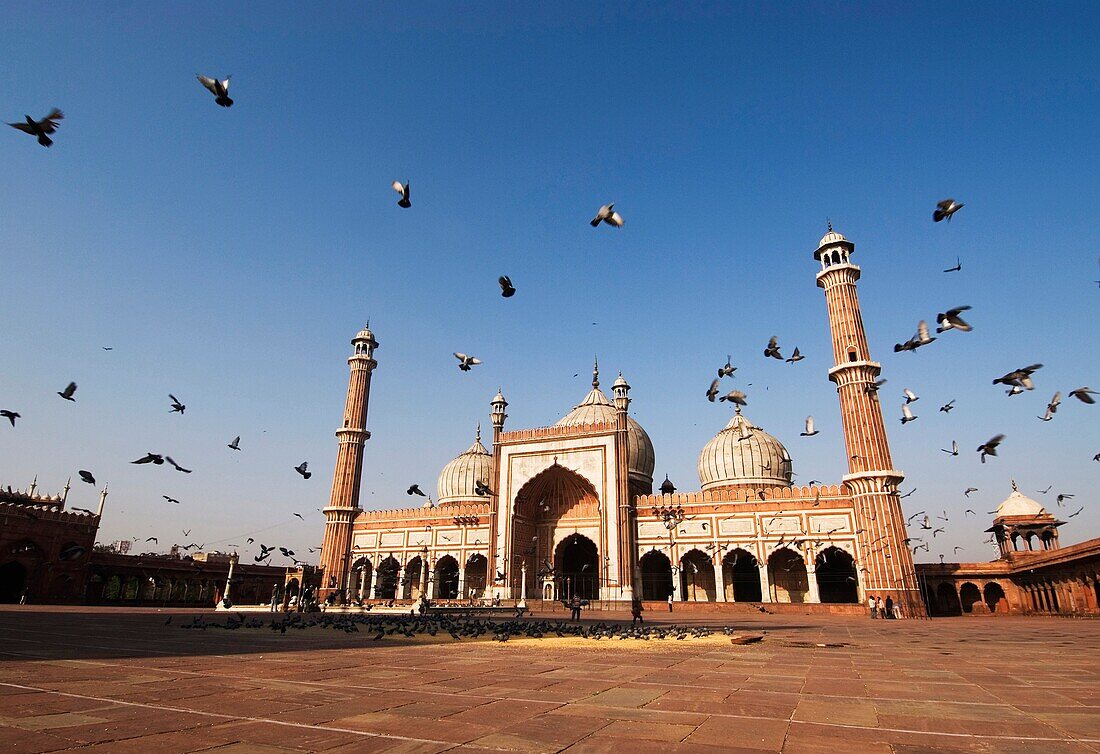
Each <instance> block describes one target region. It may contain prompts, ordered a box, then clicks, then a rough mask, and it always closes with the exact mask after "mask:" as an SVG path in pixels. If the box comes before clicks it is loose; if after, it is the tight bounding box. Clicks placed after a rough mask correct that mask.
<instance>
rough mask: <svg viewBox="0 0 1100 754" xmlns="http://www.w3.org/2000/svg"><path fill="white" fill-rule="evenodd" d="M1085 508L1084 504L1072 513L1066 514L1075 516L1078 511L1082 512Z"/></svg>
mask: <svg viewBox="0 0 1100 754" xmlns="http://www.w3.org/2000/svg"><path fill="white" fill-rule="evenodd" d="M1084 509H1085V506H1083V505H1082V506H1081V507H1080V508H1078V509H1077V510H1075V511H1074V512H1073V513H1070V514H1069V515H1068V516H1066V518H1073V517H1074V516H1076V515H1077V514H1078V513H1080V512H1081V511H1083V510H1084Z"/></svg>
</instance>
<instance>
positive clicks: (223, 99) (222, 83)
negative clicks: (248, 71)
mask: <svg viewBox="0 0 1100 754" xmlns="http://www.w3.org/2000/svg"><path fill="white" fill-rule="evenodd" d="M195 77H196V78H197V79H198V80H199V83H200V84H202V85H203V86H205V87H206V88H207V89H208V90H210V93H211V94H213V95H214V101H215V102H217V103H218V104H219V105H221V106H222V107H233V100H231V99H230V98H229V79H231V78H233V77H232V76H226V77H225V78H224V79H220V80H219V79H212V78H210V77H209V76H203V75H202V74H201V73H197V74H195Z"/></svg>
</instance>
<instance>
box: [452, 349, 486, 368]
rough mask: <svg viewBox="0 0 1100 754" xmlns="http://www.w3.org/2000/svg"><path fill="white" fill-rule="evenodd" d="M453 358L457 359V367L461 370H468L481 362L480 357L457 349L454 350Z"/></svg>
mask: <svg viewBox="0 0 1100 754" xmlns="http://www.w3.org/2000/svg"><path fill="white" fill-rule="evenodd" d="M455 358H456V359H458V368H459V369H461V370H462V371H463V372H469V371H470V369H471V368H473V367H476V366H477V365H478V364H480V363H481V359H478V358H475V357H473V356H467V355H466V354H464V353H459V352H457V351H456V352H455Z"/></svg>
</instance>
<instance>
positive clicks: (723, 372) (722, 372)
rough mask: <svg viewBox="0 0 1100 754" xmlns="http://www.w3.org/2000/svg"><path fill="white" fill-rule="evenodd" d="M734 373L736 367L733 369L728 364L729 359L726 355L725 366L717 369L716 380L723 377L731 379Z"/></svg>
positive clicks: (730, 364)
mask: <svg viewBox="0 0 1100 754" xmlns="http://www.w3.org/2000/svg"><path fill="white" fill-rule="evenodd" d="M736 371H737V367H735V366H734V365H733V364H732V363H730V357H729V355H728V354H727V355H726V363H725V365H724V366H720V367H718V379H722V378H723V377H732V376H733V373H734V372H736ZM715 384H717V383H715Z"/></svg>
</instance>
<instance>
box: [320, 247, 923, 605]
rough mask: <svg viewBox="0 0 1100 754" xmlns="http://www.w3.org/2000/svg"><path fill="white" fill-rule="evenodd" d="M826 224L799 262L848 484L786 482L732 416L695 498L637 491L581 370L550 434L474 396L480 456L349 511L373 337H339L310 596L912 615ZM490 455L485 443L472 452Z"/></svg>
mask: <svg viewBox="0 0 1100 754" xmlns="http://www.w3.org/2000/svg"><path fill="white" fill-rule="evenodd" d="M854 250H855V247H854V244H852V242H850V241H849V240H848V239H846V238H845V237H844V236H842V235H841V234H840V233H837V232H834V231H833V230H832V229H830V231H829V233H827V234H826V235H825V236H824V237H823V238H822V239H821V241H820V243H819V244H818V247H817V249H816V250H815V251H814V253H813V257H814V259H815V261H817V263H818V264H819V266H820V269H819V271H818V272H817V276H816V279H817V285H818V287H820V288H822V289H823V291H824V294H825V301H826V307H827V312H828V318H829V326H830V331H831V334H832V346H833V354H834V364H835V365H834V366H833V368H832V369H830V370H829V372H828V378H829V379H830V380H831V381H832V382H833V383H835V384H836V387H837V395H838V398H839V400H840V407H841V418H842V423H843V430H844V439H845V450H844V453H845V456H846V457H847V459H848V474H846V475H845V476H844V477H843V478H842V479H840V480H839V481H837V482H835V483H832V484H813V485H803V486H797V485H795V484H794V483H793V481H792V470H791V457H790V454H789V453H788V452H787V449H786V448H785V447H784V445H783V444H782V443H781V442H780V441H779V440H778V439H777V438H775V437H773V436H772V435H770V434H768V433H767V432H765V431H764V430H763V429H761V428H760V427H758V426H756V425H755V424H753V422H752V421H750V419H749V418H748V417H747V416H745V415H744V414H742V412H741V411H740V409H739V408H738V410H736V412H735V413H734V415H733V417H732V418H731V419H730V420H729V423H728V424H727V425H726V426H725V428H723V429H722V430H721V431H719V432H718V434H717V435H715V436H714V438H713V439H711V440H710V442H708V443H707V444H706V446H705V447H704V448H703V449H702V452H701V453H700V455H699V462H698V472H699V483H700V487H699V489H698V490H697V491H692V492H677V491H675V489H674V488H673V487H672V486H671V484H670V483H668V480H667V479H666V480H665V484H662V485H661V487H660V489H658V490H657V491H656V492H655V491H654V485H653V482H654V479H653V470H654V463H655V458H654V453H653V444H652V442H651V441H650V438H649V435H648V434H647V433H646V431H645V429H644V428H643V427H642V426H641V425H640V424H639V423H638V422H637V421H635V420H634V419H633V418H632V417H631V416H629V406H630V402H631V398H630V385H629V384H628V382H627V380H626V378H625V377H623V375H622V374H619V375H618V377H617V378H616V379H615V380H614V382H613V383H612V385H611V394H610V395H608V394H607V393H605V392H604V390H603V389H602V388H601V384H600V379H599V370H598V367H597V368H595V369H594V370H593V377H592V386H591V389H590V390H589V392H588V393H587V395H585V396H583V398H582V399H581V400H580V402H579V403H578V404H577V405H576V406H574V407H573V409H572V410H571V411H569V412H568V413H566V414H565V416H564V417H563V418H562V419H561V420H560V421H558V422H557V423H556V424H554V425H552V426H549V427H536V428H529V429H505V423H506V421H507V418H508V415H507V408H508V402H507V400H506V399H505V397H504V395H503V394H502V393H500V392H498V393H497V395H496V396H495V397H494V398H493V399H492V400H491V401H490V411H489V415H488V418H489V423H490V427H491V432H492V436H491V443H490V447H486V446H485V445H484V444H483V443H482V438H481V433H480V427H479V430H478V433H477V435H476V437H475V439H474V442H473V444H472V445H470V447H469V448H467V449H466V450H465V451H464V452H463V453H461V454H460V455H458V456H457V457H456V458H455V459H454V460H453V461H451V462H450V463H448V464H447V465H446V466H445V467H444V469H443V470H442V472H441V473H440V476H439V482H438V487H437V490H436V491H437V496H436V499H435V501H434V502H433V501H432V500H431V498H428V499H427V500H426V502H425V503H424V505H423V506H421V507H416V508H399V509H393V510H371V511H368V510H362V509H361V508H360V507H359V485H360V481H361V476H362V463H363V446H364V443H365V442H366V440H367V439H368V438H369V436H370V433H369V431H368V430H367V428H366V418H367V406H368V398H369V394H370V380H371V376H372V374H373V371H374V369H375V367H376V366H377V362H376V361H375V359H374V351H375V349H376V348H378V342H377V340H376V339H375V337H374V334H373V333H372V332H371V330H370V329H369V327H368V328H364V329H363V330H362V331H361V332H359V333H358V334H357V335H356V336H355V338H354V339H353V341H352V345H353V348H354V352H353V354H352V356H351V357H350V358H349V364H350V367H351V378H350V382H349V388H348V396H347V404H346V408H345V412H344V421H343V426H342V427H341V428H340V429H339V430H337V433H336V434H337V437H338V439H339V455H338V459H337V465H336V470H335V475H334V481H333V487H332V496H331V500H330V503H329V505H328V507H326V508H325V509H324V512H325V516H326V524H325V536H324V543H323V545H322V553H321V568H322V569H323V576H322V588H321V597H322V598H328V599H329V600H330V601H335V602H350V601H359V600H363V599H383V600H388V599H395V600H401V599H418V598H419V597H420V595H421V594H426V595H427V596H428V597H430V598H432V599H454V600H467V599H489V598H496V597H499V598H500V599H502V600H533V599H550V600H560V599H567V598H569V597H572V596H573V595H578V596H580V597H581V598H583V599H588V600H604V601H629V600H632V599H633V598H635V597H639V598H641V599H644V600H662V601H663V600H666V599H667V598H668V597H669V595H672V597H673V599H674V600H677V601H681V602H714V603H722V602H725V603H731V602H750V603H775V604H779V603H796V604H798V603H801V604H815V603H816V604H832V605H840V604H845V603H847V604H863V603H864V602H865V601H866V599H867V596H868V595H871V594H874V595H880V596H886V595H890V596H892V597H893V599H894V601H895V602H896V603H897V604H899V605H900V606H901V608H902V610H904V611H906V612H907V613H909V614H910V615H917V614H923V612H924V606H923V602H922V600H921V596H920V587H919V585H918V581H917V577H916V573H915V570H914V566H913V560H912V555H911V552H910V550H909V547H908V546H907V542H906V537H907V535H906V530H905V519H904V516H903V514H902V509H901V504H900V500H899V496H898V485H899V484H900V482H901V480H902V478H903V475H902V472H900V471H898V470H897V469H895V468H894V464H893V460H892V458H891V456H890V445H889V441H888V438H887V436H886V429H885V426H884V423H883V418H882V410H881V408H880V406H879V400H878V394H877V386H876V384H875V381H876V379H877V378H878V375H879V373H880V370H881V367H880V365H879V364H878V363H877V362H875V361H873V360H872V358H871V353H870V350H869V348H868V344H867V336H866V333H865V331H864V326H863V320H862V314H861V312H860V306H859V299H858V296H857V290H856V282H857V281H858V280H859V277H860V268H859V267H858V266H856V265H854V264H853V263H852V262H851V259H850V258H851V255H852V254H853V252H854ZM490 448H491V449H490Z"/></svg>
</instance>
